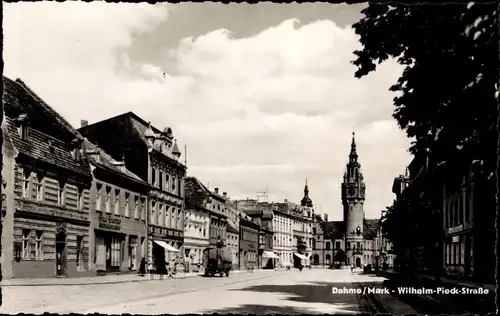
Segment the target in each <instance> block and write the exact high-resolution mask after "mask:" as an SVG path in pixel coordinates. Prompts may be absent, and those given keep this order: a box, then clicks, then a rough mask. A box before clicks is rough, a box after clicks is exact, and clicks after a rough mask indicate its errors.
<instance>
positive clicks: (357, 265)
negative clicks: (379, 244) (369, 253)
mask: <svg viewBox="0 0 500 316" xmlns="http://www.w3.org/2000/svg"><path fill="white" fill-rule="evenodd" d="M356 268H361V258H359V257H357V258H356Z"/></svg>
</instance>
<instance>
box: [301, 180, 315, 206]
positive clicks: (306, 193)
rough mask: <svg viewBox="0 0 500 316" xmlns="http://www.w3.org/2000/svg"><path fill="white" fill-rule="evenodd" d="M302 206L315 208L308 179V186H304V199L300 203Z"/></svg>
mask: <svg viewBox="0 0 500 316" xmlns="http://www.w3.org/2000/svg"><path fill="white" fill-rule="evenodd" d="M300 204H301V205H302V206H307V207H313V202H312V200H311V198H310V197H309V188H308V186H307V178H306V185H305V186H304V197H303V198H302V200H301V201H300Z"/></svg>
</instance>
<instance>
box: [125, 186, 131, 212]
mask: <svg viewBox="0 0 500 316" xmlns="http://www.w3.org/2000/svg"><path fill="white" fill-rule="evenodd" d="M125 216H126V217H130V193H128V192H125Z"/></svg>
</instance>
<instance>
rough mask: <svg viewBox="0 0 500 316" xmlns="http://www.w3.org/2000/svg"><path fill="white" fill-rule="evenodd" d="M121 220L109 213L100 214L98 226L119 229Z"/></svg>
mask: <svg viewBox="0 0 500 316" xmlns="http://www.w3.org/2000/svg"><path fill="white" fill-rule="evenodd" d="M121 222H122V220H121V219H119V218H116V217H114V216H111V215H104V214H101V215H100V216H99V228H105V229H112V230H120V224H121Z"/></svg>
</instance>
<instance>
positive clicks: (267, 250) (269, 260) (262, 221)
mask: <svg viewBox="0 0 500 316" xmlns="http://www.w3.org/2000/svg"><path fill="white" fill-rule="evenodd" d="M235 202H236V203H237V205H238V207H239V209H240V210H241V212H244V213H245V214H246V215H247V216H248V217H250V218H252V220H253V221H254V222H255V223H257V224H258V225H259V227H260V230H259V252H258V263H259V267H261V268H274V267H275V265H276V259H279V257H278V256H277V255H276V254H275V253H274V252H273V240H274V238H273V235H274V232H273V211H272V209H273V205H272V204H270V203H268V202H258V201H257V200H253V199H252V200H251V199H246V200H240V201H235ZM236 203H235V204H236Z"/></svg>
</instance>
